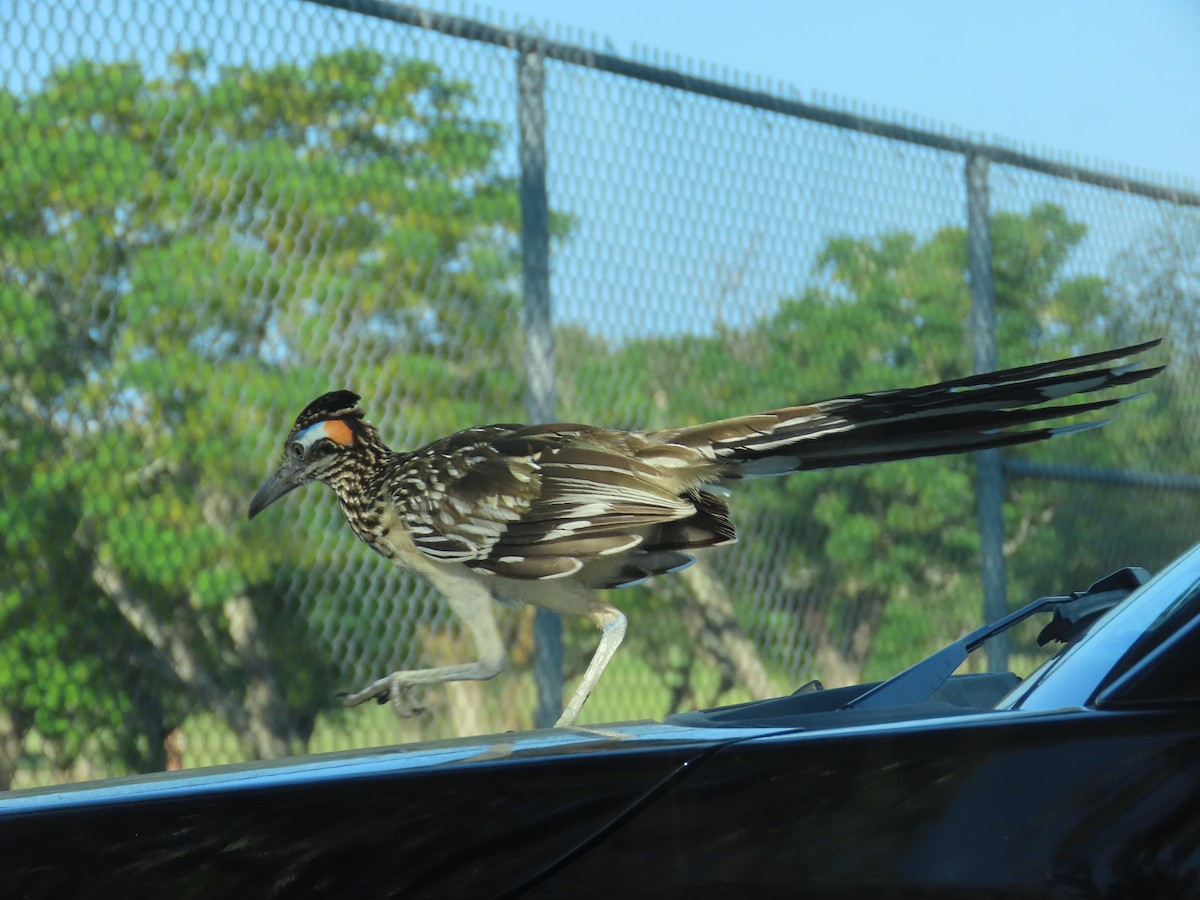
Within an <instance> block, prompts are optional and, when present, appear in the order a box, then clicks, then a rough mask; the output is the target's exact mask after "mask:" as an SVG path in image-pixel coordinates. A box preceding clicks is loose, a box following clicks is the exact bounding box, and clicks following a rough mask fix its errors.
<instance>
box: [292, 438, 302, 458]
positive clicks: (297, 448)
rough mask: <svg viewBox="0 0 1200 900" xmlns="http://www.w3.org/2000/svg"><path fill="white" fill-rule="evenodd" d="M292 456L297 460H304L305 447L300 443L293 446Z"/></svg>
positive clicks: (297, 442)
mask: <svg viewBox="0 0 1200 900" xmlns="http://www.w3.org/2000/svg"><path fill="white" fill-rule="evenodd" d="M291 450H292V456H293V457H294V458H296V459H304V445H303V444H301V443H300V442H299V441H296V442H295V443H293V444H292V447H291Z"/></svg>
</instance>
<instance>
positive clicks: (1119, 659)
mask: <svg viewBox="0 0 1200 900" xmlns="http://www.w3.org/2000/svg"><path fill="white" fill-rule="evenodd" d="M1198 612H1200V545H1197V546H1196V547H1193V548H1192V549H1191V550H1190V551H1189V552H1188V553H1186V554H1184V555H1183V556H1182V557H1180V558H1179V559H1178V560H1176V562H1175V563H1173V564H1172V565H1171V566H1169V567H1167V568H1166V569H1164V570H1163V571H1162V572H1160V573H1159V574H1158V575H1157V576H1155V577H1154V578H1153V579H1152V580H1151V581H1150V582H1149V583H1148V584H1146V585H1145V586H1143V587H1142V588H1141V589H1140V590H1138V591H1135V592H1134V593H1133V594H1132V595H1130V597H1129V598H1128V599H1127V600H1125V601H1124V602H1122V603H1121V604H1120V605H1118V606H1117V607H1116V608H1115V609H1113V610H1112V611H1111V612H1109V613H1108V614H1107V615H1105V616H1104V617H1103V618H1101V619H1100V621H1099V622H1097V623H1096V625H1095V626H1094V627H1093V628H1092V629H1091V631H1090V632H1089V633H1088V634H1086V635H1084V636H1083V637H1082V638H1081V639H1080V640H1079V641H1078V642H1076V643H1074V644H1072V645H1071V646H1070V647H1068V648H1067V649H1066V650H1064V651H1063V652H1062V653H1061V654H1059V655H1058V656H1056V657H1055V658H1053V659H1051V660H1049V661H1047V662H1046V663H1045V664H1043V665H1042V667H1041V668H1039V669H1038V670H1037V671H1035V672H1034V673H1033V674H1032V675H1030V676H1029V677H1028V678H1027V679H1026V680H1025V681H1024V683H1023V684H1022V685H1021V686H1020V687H1019V688H1017V689H1016V690H1015V691H1013V692H1012V694H1010V695H1009V696H1008V697H1006V698H1005V699H1004V700H1003V701H1001V703H1000V704H999V706H1000V708H1017V707H1020V708H1022V709H1058V708H1063V707H1069V706H1084V705H1086V704H1087V703H1089V702H1090V701H1091V700H1092V698H1093V697H1094V696H1095V694H1096V693H1097V692H1098V691H1099V689H1100V688H1101V687H1102V686H1103V685H1106V684H1108V683H1110V682H1111V681H1112V680H1113V679H1114V678H1116V677H1117V676H1118V675H1120V674H1121V673H1122V672H1124V671H1127V670H1128V669H1129V667H1130V666H1132V665H1134V664H1135V663H1137V661H1138V660H1140V659H1142V658H1144V657H1145V656H1146V654H1147V653H1149V652H1151V651H1152V650H1153V649H1154V648H1155V647H1157V646H1158V645H1159V644H1161V643H1162V642H1163V641H1164V640H1165V639H1166V638H1167V637H1169V636H1170V635H1171V634H1173V633H1174V632H1175V631H1176V630H1177V629H1178V628H1180V627H1181V625H1182V624H1183V623H1184V622H1187V621H1189V620H1191V619H1192V618H1193V617H1194V616H1195V615H1196V614H1197V613H1198Z"/></svg>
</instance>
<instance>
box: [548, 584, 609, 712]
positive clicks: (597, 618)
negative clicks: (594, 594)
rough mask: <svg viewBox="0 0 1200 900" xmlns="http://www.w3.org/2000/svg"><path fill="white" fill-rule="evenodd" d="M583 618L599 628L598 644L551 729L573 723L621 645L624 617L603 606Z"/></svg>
mask: <svg viewBox="0 0 1200 900" xmlns="http://www.w3.org/2000/svg"><path fill="white" fill-rule="evenodd" d="M587 619H588V621H589V622H591V623H592V624H593V625H595V626H596V627H597V628H599V629H600V645H599V646H598V647H597V648H596V652H595V653H594V654H592V661H591V662H590V663H588V667H587V671H585V672H584V673H583V678H582V679H581V680H580V682H579V686H578V687H577V688H575V693H574V694H572V695H571V702H570V703H568V704H567V708H566V709H564V710H563V713H562V715H561V716H559V717H558V721H557V722H555V723H554V727H555V728H561V727H562V726H564V725H574V724H575V719H576V718H577V717H578V716H579V711H580V710H581V709H583V704H584V703H586V702H587V698H588V696H589V695H590V694H591V693H592V688H594V687H595V686H596V682H597V681H599V680H600V674H601V673H602V672H603V671H604V667H605V666H607V665H608V662H609V660H611V659H612V657H613V654H614V653H616V652H617V648H618V647H619V646H621V641H622V640H623V639H624V638H625V624H626V619H625V614H624V613H622V612H621V611H620V610H618V609H616V608H615V607H612V606H608V605H607V604H605V605H604V606H601V607H599V608H597V609H594V610H592V611H590V612H588V613H587Z"/></svg>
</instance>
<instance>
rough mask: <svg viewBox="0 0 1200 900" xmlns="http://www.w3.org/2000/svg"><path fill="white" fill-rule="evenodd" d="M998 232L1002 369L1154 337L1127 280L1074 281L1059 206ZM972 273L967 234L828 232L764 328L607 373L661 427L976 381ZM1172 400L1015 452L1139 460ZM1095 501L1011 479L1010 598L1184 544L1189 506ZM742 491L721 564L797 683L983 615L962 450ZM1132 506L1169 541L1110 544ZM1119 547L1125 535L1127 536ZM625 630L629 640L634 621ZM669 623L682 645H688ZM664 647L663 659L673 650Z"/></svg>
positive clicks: (660, 602) (627, 361)
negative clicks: (655, 403)
mask: <svg viewBox="0 0 1200 900" xmlns="http://www.w3.org/2000/svg"><path fill="white" fill-rule="evenodd" d="M992 228H993V242H994V263H993V264H994V271H995V280H996V288H997V305H998V328H999V344H1000V347H1001V364H1003V365H1019V364H1022V363H1026V362H1031V361H1035V360H1040V359H1052V358H1055V357H1059V356H1066V355H1070V354H1073V353H1083V352H1088V351H1090V350H1098V349H1101V348H1103V347H1107V346H1112V345H1113V344H1114V343H1116V342H1119V341H1123V340H1132V339H1135V338H1139V337H1143V336H1145V337H1148V336H1151V335H1150V334H1148V333H1147V332H1146V330H1145V328H1144V327H1134V326H1132V325H1131V324H1130V323H1129V320H1128V318H1127V317H1122V316H1121V315H1120V310H1121V309H1122V305H1121V302H1120V299H1119V297H1118V292H1117V291H1115V290H1114V289H1113V288H1112V286H1111V285H1109V284H1108V283H1106V282H1105V281H1104V280H1102V279H1100V278H1097V277H1093V276H1088V275H1071V276H1068V275H1065V274H1064V269H1065V265H1066V263H1067V261H1068V260H1069V259H1070V256H1071V253H1072V251H1073V249H1074V248H1075V247H1077V246H1078V245H1079V243H1080V241H1081V240H1082V239H1083V237H1084V235H1085V229H1084V226H1083V225H1081V224H1079V223H1077V222H1072V221H1071V220H1070V219H1069V218H1068V217H1067V216H1066V215H1065V213H1064V212H1063V210H1062V209H1061V208H1059V207H1056V206H1052V205H1041V206H1035V207H1033V208H1032V209H1031V210H1029V212H1028V213H1026V214H1017V213H1000V214H997V215H995V216H994V217H993V220H992ZM966 268H967V259H966V234H965V231H964V229H962V228H957V227H955V228H945V229H942V230H941V231H939V232H938V233H936V234H934V235H933V236H932V237H930V238H929V239H927V240H918V239H917V238H915V237H914V236H912V235H909V234H905V233H894V234H887V235H883V236H881V237H877V238H867V239H864V238H853V237H843V238H835V239H832V240H830V241H829V242H828V244H827V245H826V247H825V249H824V250H823V252H822V253H821V254H820V257H819V259H818V268H817V273H816V275H817V277H816V278H815V279H814V285H813V286H812V287H810V288H809V289H807V290H806V291H805V292H804V293H803V294H801V295H800V296H798V297H796V298H794V299H791V300H787V301H785V302H783V303H782V304H781V305H780V307H779V308H778V310H777V312H775V313H774V314H773V315H771V316H770V317H768V318H767V319H764V320H763V321H762V322H760V323H758V324H756V325H754V326H752V327H749V328H745V329H729V328H726V329H721V330H719V331H718V333H717V334H715V335H713V336H712V337H698V336H684V337H669V338H656V339H653V340H650V341H634V342H630V343H629V344H627V345H625V346H623V347H620V348H618V349H616V350H613V351H612V352H611V354H610V356H609V360H608V365H609V366H610V367H612V369H615V370H618V371H620V373H621V375H620V376H619V379H620V381H621V383H623V384H625V383H627V384H629V385H630V386H631V389H632V390H636V391H637V392H639V393H640V394H642V395H643V396H649V397H658V398H660V403H659V407H658V408H656V410H655V411H654V421H653V422H652V423H650V424H654V425H665V424H668V423H670V424H678V423H683V422H689V421H702V420H705V419H713V418H719V417H722V416H728V415H734V414H738V413H744V412H745V411H747V409H749V408H751V407H752V406H756V405H757V406H761V407H762V408H770V407H774V406H782V405H786V404H788V403H794V402H799V401H803V400H810V399H819V398H824V397H832V396H837V395H840V394H844V393H849V392H853V391H861V390H872V389H879V388H881V387H894V386H903V385H916V384H921V383H928V382H932V381H937V380H941V379H946V378H954V377H957V376H961V375H966V374H969V372H970V365H971V361H970V355H969V342H968V341H967V340H966V339H965V338H966V334H965V330H964V329H965V322H966V318H967V311H968V308H969V303H970V299H969V293H968V288H967V282H966V276H965V273H966ZM596 366H597V364H596V363H594V362H593V363H592V367H593V368H595V367H596ZM592 377H595V376H592ZM614 378H615V376H610V380H613V379H614ZM583 393H584V392H583V391H582V390H578V389H577V390H576V391H575V394H576V395H580V396H582V395H583ZM1168 393H1169V392H1168ZM1169 402H1173V401H1169V400H1168V399H1167V395H1165V394H1164V395H1160V394H1157V393H1156V394H1155V395H1154V396H1153V397H1151V398H1146V399H1143V400H1141V401H1139V402H1138V403H1134V404H1130V405H1128V406H1124V407H1122V408H1121V409H1120V411H1119V412H1118V413H1117V414H1116V415H1115V416H1114V419H1115V421H1114V422H1113V423H1112V424H1111V425H1109V426H1108V427H1107V428H1105V429H1103V430H1101V431H1098V432H1090V433H1088V434H1087V435H1082V436H1079V437H1074V438H1065V439H1063V440H1060V441H1055V442H1051V443H1050V444H1047V445H1039V446H1036V447H1033V448H1021V449H1018V450H1014V451H1012V452H1013V453H1014V454H1020V455H1023V456H1026V457H1032V458H1040V459H1046V460H1055V461H1060V460H1070V461H1071V462H1073V463H1076V464H1084V465H1091V466H1113V467H1117V466H1120V467H1129V468H1146V460H1147V459H1152V458H1154V456H1153V450H1152V448H1153V447H1154V446H1155V444H1154V441H1155V435H1156V434H1161V431H1162V429H1163V427H1164V423H1169V421H1170V416H1171V413H1170V411H1169V410H1168V409H1167V405H1168V403H1169ZM595 412H597V413H600V414H602V407H601V408H600V409H598V410H596V411H595ZM1087 497H1088V492H1087V491H1086V490H1081V489H1080V488H1079V487H1078V486H1077V485H1062V484H1054V483H1051V482H1045V481H1033V480H1011V481H1010V482H1009V489H1008V503H1007V506H1006V510H1005V516H1006V527H1007V534H1008V536H1009V547H1008V550H1009V552H1010V553H1012V554H1016V559H1017V564H1015V565H1013V566H1011V567H1010V578H1009V581H1010V597H1012V598H1014V600H1019V599H1021V598H1025V597H1033V596H1038V595H1040V594H1045V593H1052V592H1057V591H1063V590H1071V589H1074V588H1079V587H1084V586H1086V585H1087V584H1088V583H1089V582H1090V581H1091V580H1093V579H1095V578H1096V577H1099V575H1101V574H1104V573H1105V572H1107V571H1109V570H1110V569H1112V568H1116V567H1118V566H1119V565H1125V564H1130V563H1141V564H1144V565H1149V566H1151V567H1153V566H1154V565H1158V564H1160V563H1161V562H1164V561H1165V560H1166V559H1169V558H1170V556H1171V555H1173V553H1175V552H1178V550H1179V549H1182V542H1181V538H1180V521H1181V520H1180V519H1179V518H1178V517H1177V516H1176V517H1175V518H1172V516H1171V514H1170V513H1169V512H1166V513H1165V514H1161V513H1159V512H1157V511H1155V510H1154V509H1153V508H1150V509H1146V508H1144V507H1146V504H1144V503H1143V502H1142V501H1143V500H1144V498H1142V497H1138V496H1134V495H1132V494H1127V495H1124V496H1121V497H1106V498H1105V499H1104V500H1103V501H1099V500H1097V501H1095V503H1094V505H1092V506H1091V507H1090V508H1089V505H1088V504H1089V503H1090V502H1092V501H1089V500H1088V499H1087ZM1081 498H1083V499H1082V500H1081ZM730 502H731V505H732V507H733V510H734V514H735V517H736V518H737V520H738V521H739V522H740V523H741V529H742V534H743V538H744V539H743V541H742V542H741V544H740V545H739V547H738V549H736V550H733V551H723V553H724V555H723V556H722V557H721V558H717V557H715V556H714V557H713V558H712V568H713V569H714V570H716V571H717V572H718V573H719V575H720V577H721V578H722V579H723V580H724V582H725V583H726V585H727V589H728V593H729V594H730V595H731V596H732V597H735V598H738V600H737V603H736V610H735V612H736V615H737V618H738V620H739V621H740V623H741V625H742V627H743V628H745V629H747V630H748V631H749V633H750V634H752V635H755V636H757V637H758V639H759V643H760V644H761V645H762V646H764V647H766V648H768V649H767V657H768V660H769V662H770V663H773V664H774V666H775V667H776V669H777V670H778V669H779V668H783V669H784V670H785V671H787V672H788V680H789V681H793V682H794V681H795V679H796V674H797V673H796V672H795V668H796V666H797V662H799V666H800V669H801V673H800V674H801V675H802V674H803V670H804V669H808V670H809V672H810V673H811V675H812V676H813V677H820V678H822V679H824V680H826V681H827V682H829V683H846V682H849V681H852V680H857V679H859V678H862V677H874V676H882V675H886V674H888V673H890V672H894V671H896V669H897V667H899V666H903V665H905V664H907V663H909V662H911V661H913V660H914V659H915V658H916V657H917V656H918V655H919V654H920V653H921V652H922V651H925V650H932V649H935V648H936V646H938V645H940V643H942V642H944V641H945V640H948V639H952V638H953V637H957V636H958V635H960V634H962V633H963V632H965V631H966V630H969V629H970V628H972V627H974V626H975V625H977V624H978V623H979V617H980V612H981V596H982V591H981V586H980V584H979V580H978V574H977V573H978V569H979V563H978V551H979V542H978V525H977V518H976V516H977V513H976V505H975V494H974V465H973V462H972V460H971V458H970V457H943V458H939V459H934V460H915V461H910V462H903V463H890V464H887V465H880V466H868V467H863V468H857V469H848V470H841V471H835V472H828V473H810V474H803V475H798V476H794V477H792V478H789V479H787V480H786V481H779V480H775V479H763V480H760V481H755V482H748V483H744V484H743V485H740V486H739V487H738V488H737V489H736V490H735V492H734V496H733V497H732V499H731V501H730ZM1098 510H1103V511H1104V514H1103V515H1098V514H1097V513H1098ZM1127 514H1128V515H1135V516H1136V518H1135V521H1137V522H1138V523H1139V527H1140V528H1142V529H1143V530H1144V531H1143V533H1144V535H1145V537H1146V540H1145V541H1143V542H1142V545H1143V546H1144V545H1147V544H1154V542H1155V541H1158V545H1157V546H1156V548H1155V550H1154V552H1153V553H1151V554H1148V556H1141V557H1139V558H1137V559H1130V558H1128V557H1127V556H1121V555H1115V554H1114V550H1115V547H1116V546H1118V545H1115V544H1114V543H1113V535H1111V534H1106V533H1105V532H1104V523H1105V522H1110V523H1113V524H1114V526H1115V527H1116V528H1119V527H1120V526H1121V524H1123V523H1127V522H1128V521H1129V520H1128V519H1124V520H1123V518H1122V517H1123V516H1125V515H1127ZM1110 530H1112V529H1110ZM1119 546H1122V547H1124V548H1126V549H1129V548H1130V547H1131V546H1132V544H1131V542H1130V541H1129V540H1128V536H1126V539H1125V541H1124V543H1123V544H1119ZM1148 557H1152V558H1148ZM640 590H641V591H642V595H643V598H644V599H643V600H642V603H643V604H645V607H644V608H647V609H653V608H655V607H656V606H661V607H662V608H663V609H664V614H667V613H666V612H665V610H666V609H667V608H668V607H669V608H671V609H678V607H679V603H680V599H679V598H678V597H672V596H671V594H670V589H669V588H667V587H665V586H664V585H658V584H653V583H652V584H650V585H647V586H646V587H645V588H642V589H640ZM627 605H629V604H627ZM630 634H631V637H630V640H631V642H634V643H636V641H637V640H638V636H637V635H638V632H637V630H634V629H631V633H630ZM676 635H677V637H676V638H675V639H674V641H673V643H675V644H677V645H679V646H677V647H676V652H677V654H684V655H686V654H688V653H689V651H688V649H687V647H686V646H684V642H683V641H682V640H681V639H680V632H678V631H676ZM777 636H779V637H778V638H777ZM777 639H778V640H779V643H778V644H777V645H776V646H775V649H771V646H772V642H773V641H775V640H777ZM664 640H666V641H667V642H672V639H671V638H670V637H669V636H667V637H665V638H664ZM686 640H687V641H688V642H691V640H692V639H691V637H688V638H687V639H686ZM796 647H800V648H802V649H801V651H800V653H799V654H796V653H795V650H794V648H796ZM789 651H791V655H790V656H785V655H784V654H785V653H788V652H789ZM659 655H660V657H663V658H665V657H666V655H665V654H662V652H661V647H660V648H659ZM693 655H694V654H693ZM797 657H798V658H797Z"/></svg>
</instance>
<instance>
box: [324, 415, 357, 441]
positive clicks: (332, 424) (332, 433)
mask: <svg viewBox="0 0 1200 900" xmlns="http://www.w3.org/2000/svg"><path fill="white" fill-rule="evenodd" d="M324 431H325V437H327V438H329V439H330V440H331V441H333V442H334V443H335V444H341V445H342V446H343V447H349V446H350V445H351V444H353V443H354V432H353V431H351V430H350V426H349V425H347V424H346V423H345V422H343V421H342V420H341V419H330V420H329V421H328V422H326V423H325V428H324Z"/></svg>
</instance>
